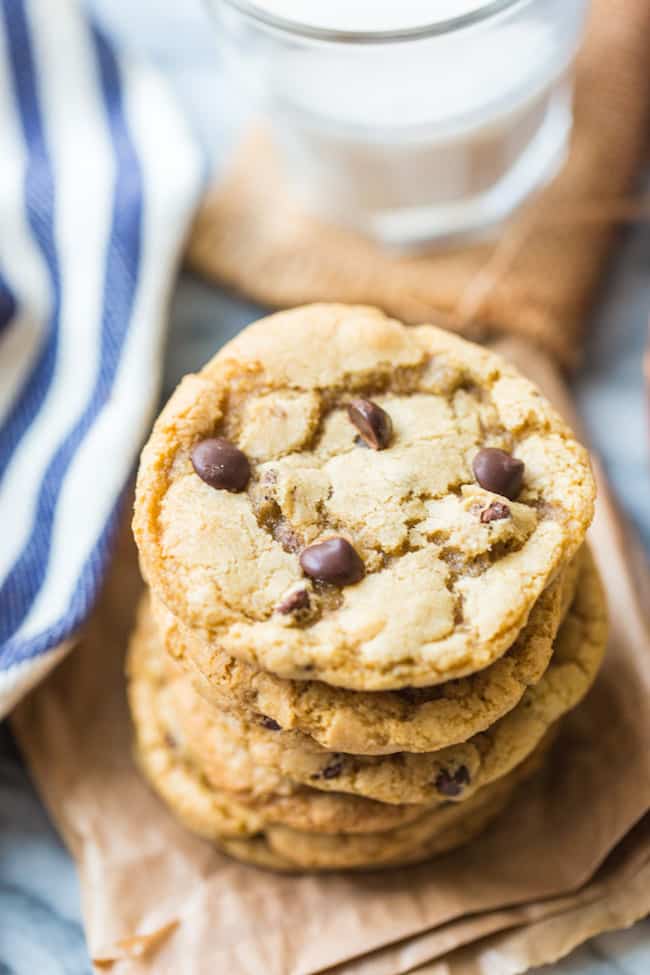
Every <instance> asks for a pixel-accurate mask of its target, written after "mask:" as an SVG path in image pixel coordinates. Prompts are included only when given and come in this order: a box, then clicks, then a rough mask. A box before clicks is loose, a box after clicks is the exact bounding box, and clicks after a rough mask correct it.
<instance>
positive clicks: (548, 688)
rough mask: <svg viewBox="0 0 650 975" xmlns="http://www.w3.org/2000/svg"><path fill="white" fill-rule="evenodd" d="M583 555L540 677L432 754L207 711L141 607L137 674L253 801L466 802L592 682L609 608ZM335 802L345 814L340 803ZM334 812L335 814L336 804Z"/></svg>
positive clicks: (225, 785)
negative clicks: (333, 747)
mask: <svg viewBox="0 0 650 975" xmlns="http://www.w3.org/2000/svg"><path fill="white" fill-rule="evenodd" d="M582 561H583V569H582V572H581V575H580V580H579V583H578V591H577V595H576V597H575V600H574V602H573V604H572V606H571V609H570V610H569V612H568V614H567V616H566V618H565V620H564V623H563V624H562V626H561V628H560V631H559V633H558V635H557V638H556V641H555V649H554V653H553V657H552V660H551V663H550V665H549V667H548V670H547V671H546V673H545V674H544V675H543V677H542V678H541V680H540V681H539V682H538V683H537V684H536V685H535V686H534V687H531V688H530V689H529V690H528V691H527V692H526V694H525V695H524V697H523V699H522V700H521V702H520V703H519V704H518V705H517V706H516V707H515V708H514V709H513V710H512V711H510V713H509V714H507V715H506V716H505V717H503V718H502V719H501V720H500V721H498V722H497V723H496V724H494V725H493V726H491V727H490V728H489V729H487V730H486V731H485V732H482V733H480V734H478V735H475V736H474V737H473V738H471V739H470V740H468V741H466V742H464V743H462V744H458V745H454V746H450V747H447V748H444V749H442V750H440V751H437V752H434V753H429V754H409V753H400V754H397V755H390V756H384V757H369V756H361V755H351V754H347V753H343V752H335V753H331V752H329V751H327V750H325V749H323V748H322V747H320V746H319V745H318V744H317V743H316V742H315V741H314V740H313V739H312V738H310V737H309V736H306V735H303V734H301V733H300V732H290V731H282V730H280V729H279V727H278V726H277V725H275V726H274V725H273V723H272V722H271V723H269V722H268V719H261V718H259V717H256V716H255V715H252V714H251V715H249V717H248V718H246V717H243V716H239V717H238V716H235V715H233V714H228V713H226V712H222V711H220V710H219V709H217V708H214V707H213V706H211V705H210V704H208V702H207V701H205V700H204V699H202V698H201V697H200V696H199V695H198V694H197V693H196V691H195V690H194V687H193V685H192V681H191V679H190V677H189V676H188V674H187V672H185V671H184V670H182V669H181V668H179V667H178V664H176V663H175V662H174V661H172V660H171V659H169V657H168V656H167V655H166V654H165V652H164V649H163V647H162V645H161V641H160V638H159V636H158V634H157V633H156V631H155V628H154V627H152V625H151V621H150V618H149V616H148V610H147V607H146V604H145V606H144V608H143V611H142V612H141V616H140V624H139V628H138V631H137V632H136V635H135V637H134V651H133V652H134V654H135V656H136V657H137V660H138V661H139V662H140V668H139V670H140V679H143V680H148V681H150V682H157V684H158V688H159V689H158V691H157V695H158V707H159V710H160V713H161V715H162V719H163V721H164V723H165V726H166V728H167V730H168V732H169V733H170V734H171V736H172V738H173V740H174V741H175V742H176V745H177V747H178V748H179V749H180V751H181V752H182V753H183V754H184V755H185V756H186V758H187V760H188V761H190V762H192V763H193V764H194V765H195V767H197V768H199V769H200V770H201V771H202V773H203V774H204V775H205V776H206V778H207V779H208V781H209V782H210V783H211V784H212V785H213V786H214V787H216V788H218V789H225V790H226V791H230V792H236V791H237V790H245V791H246V792H247V793H248V794H249V795H250V796H252V797H253V800H255V799H256V800H257V801H258V802H260V803H262V802H267V801H268V796H269V795H272V796H284V797H290V796H297V799H298V803H297V805H304V804H305V803H306V802H308V801H309V796H311V798H312V801H313V791H312V792H308V793H307V794H305V791H304V786H308V787H311V789H312V790H321V791H324V792H329V793H350V794H352V795H355V796H364V797H366V798H368V799H373V800H378V801H379V802H381V803H390V804H396V805H402V804H404V803H408V804H415V803H418V804H425V805H428V806H433V805H440V804H441V803H444V802H447V801H456V802H466V801H467V800H468V799H469V798H470V797H471V796H472V795H474V794H475V793H476V792H477V791H478V790H480V789H482V788H484V787H485V786H486V785H488V784H489V783H491V782H493V781H496V780H497V779H499V778H500V777H502V776H503V775H506V774H508V773H509V772H510V771H511V770H512V769H514V768H516V767H517V766H518V765H519V764H521V762H523V761H524V760H525V759H526V758H527V757H528V755H529V754H531V753H532V752H533V751H534V749H535V748H536V747H537V746H538V745H539V743H540V741H541V740H542V739H543V737H544V735H545V734H546V733H547V731H548V729H549V728H550V727H551V726H552V725H553V724H554V723H555V722H556V721H558V720H559V719H560V718H561V717H562V715H563V714H565V713H566V712H567V711H568V710H570V709H571V708H573V707H575V706H576V704H577V703H578V702H579V701H580V699H581V698H582V697H583V695H584V694H585V693H586V691H587V690H588V688H589V687H590V686H591V684H592V683H593V680H594V678H595V676H596V673H597V671H598V668H599V665H600V661H601V658H602V654H603V650H604V645H605V640H606V630H607V627H606V611H605V602H604V596H603V592H602V588H601V585H600V582H599V578H598V573H597V570H596V569H595V566H594V563H593V560H592V558H591V556H590V555H587V553H585V555H584V557H583V560H582ZM339 802H340V805H341V809H342V811H343V812H344V811H345V803H344V802H342V801H341V800H339ZM286 805H290V803H289V802H288V803H286ZM407 812H408V811H407ZM333 815H334V821H336V812H335V810H333Z"/></svg>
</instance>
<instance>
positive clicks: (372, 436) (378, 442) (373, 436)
mask: <svg viewBox="0 0 650 975" xmlns="http://www.w3.org/2000/svg"><path fill="white" fill-rule="evenodd" d="M348 417H349V419H350V422H351V423H354V425H355V427H356V428H357V430H358V431H359V433H360V434H361V437H362V438H363V440H364V441H365V442H366V443H367V444H368V446H369V447H372V449H373V450H384V448H385V447H387V446H388V444H389V443H390V438H391V436H392V434H393V423H392V420H391V418H390V417H389V415H388V413H387V412H386V410H382V408H381V406H377V404H376V403H373V402H372V400H369V399H353V400H352V402H351V403H349V404H348Z"/></svg>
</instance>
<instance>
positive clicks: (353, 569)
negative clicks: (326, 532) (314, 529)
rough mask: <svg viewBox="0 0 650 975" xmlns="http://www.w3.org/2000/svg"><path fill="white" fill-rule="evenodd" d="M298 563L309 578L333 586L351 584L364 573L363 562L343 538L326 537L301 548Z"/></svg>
mask: <svg viewBox="0 0 650 975" xmlns="http://www.w3.org/2000/svg"><path fill="white" fill-rule="evenodd" d="M300 565H301V568H302V571H303V572H304V573H305V575H307V576H309V577H310V578H311V579H317V580H318V581H319V582H330V583H332V585H334V586H351V585H353V584H354V583H355V582H359V580H360V579H363V577H364V575H365V569H364V566H363V562H362V561H361V559H360V558H359V555H358V554H357V552H356V551H355V550H354V549H353V548H352V546H351V545H350V543H349V542H348V541H347V540H346V539H345V538H328V539H327V540H326V541H324V542H318V543H317V544H316V545H310V546H309V548H305V549H303V551H302V552H301V555H300Z"/></svg>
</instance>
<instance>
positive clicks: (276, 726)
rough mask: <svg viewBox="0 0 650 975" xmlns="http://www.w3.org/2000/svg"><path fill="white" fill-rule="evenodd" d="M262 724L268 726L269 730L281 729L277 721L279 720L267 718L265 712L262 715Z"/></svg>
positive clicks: (264, 726)
mask: <svg viewBox="0 0 650 975" xmlns="http://www.w3.org/2000/svg"><path fill="white" fill-rule="evenodd" d="M260 724H261V725H262V727H263V728H266V730H267V731H280V730H281V728H280V725H279V724H278V723H277V721H274V720H273V718H267V716H266V715H265V714H263V715H262V716H261V718H260Z"/></svg>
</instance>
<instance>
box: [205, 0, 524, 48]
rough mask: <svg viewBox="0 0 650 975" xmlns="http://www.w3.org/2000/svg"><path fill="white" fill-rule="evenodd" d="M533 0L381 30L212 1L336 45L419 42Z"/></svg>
mask: <svg viewBox="0 0 650 975" xmlns="http://www.w3.org/2000/svg"><path fill="white" fill-rule="evenodd" d="M531 2H532V0H486V2H485V3H484V5H483V6H482V7H480V8H478V9H476V10H469V11H467V12H466V13H464V14H457V15H456V16H454V17H447V18H445V19H444V20H440V21H437V22H435V23H426V24H418V25H416V26H414V27H404V28H402V29H390V30H380V31H369V30H337V29H335V28H332V27H318V26H311V25H309V24H303V23H301V22H300V21H297V20H290V19H289V18H287V17H281V16H279V15H278V14H274V13H271V12H270V11H268V10H264V8H262V7H260V6H259V5H258V4H257V3H255V0H209V3H210V6H212V7H216V6H218V5H219V4H224V5H226V6H229V7H233V8H234V9H235V10H237V11H238V12H239V13H240V14H244V15H245V16H247V17H249V18H251V19H252V20H255V21H257V22H258V23H260V24H262V25H263V26H264V27H269V28H271V29H272V30H276V31H278V32H280V33H285V34H290V35H293V36H294V37H300V38H302V39H303V40H307V41H323V42H327V43H335V44H385V43H387V42H391V41H415V40H422V39H424V38H428V37H437V36H440V35H443V34H451V33H453V32H454V31H457V30H461V29H463V28H465V27H472V26H474V25H476V24H480V23H482V22H484V21H487V20H490V19H491V18H493V17H496V16H497V15H498V14H501V13H504V12H505V11H507V10H512V9H516V8H517V7H525V6H528V5H529V4H530V3H531Z"/></svg>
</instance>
